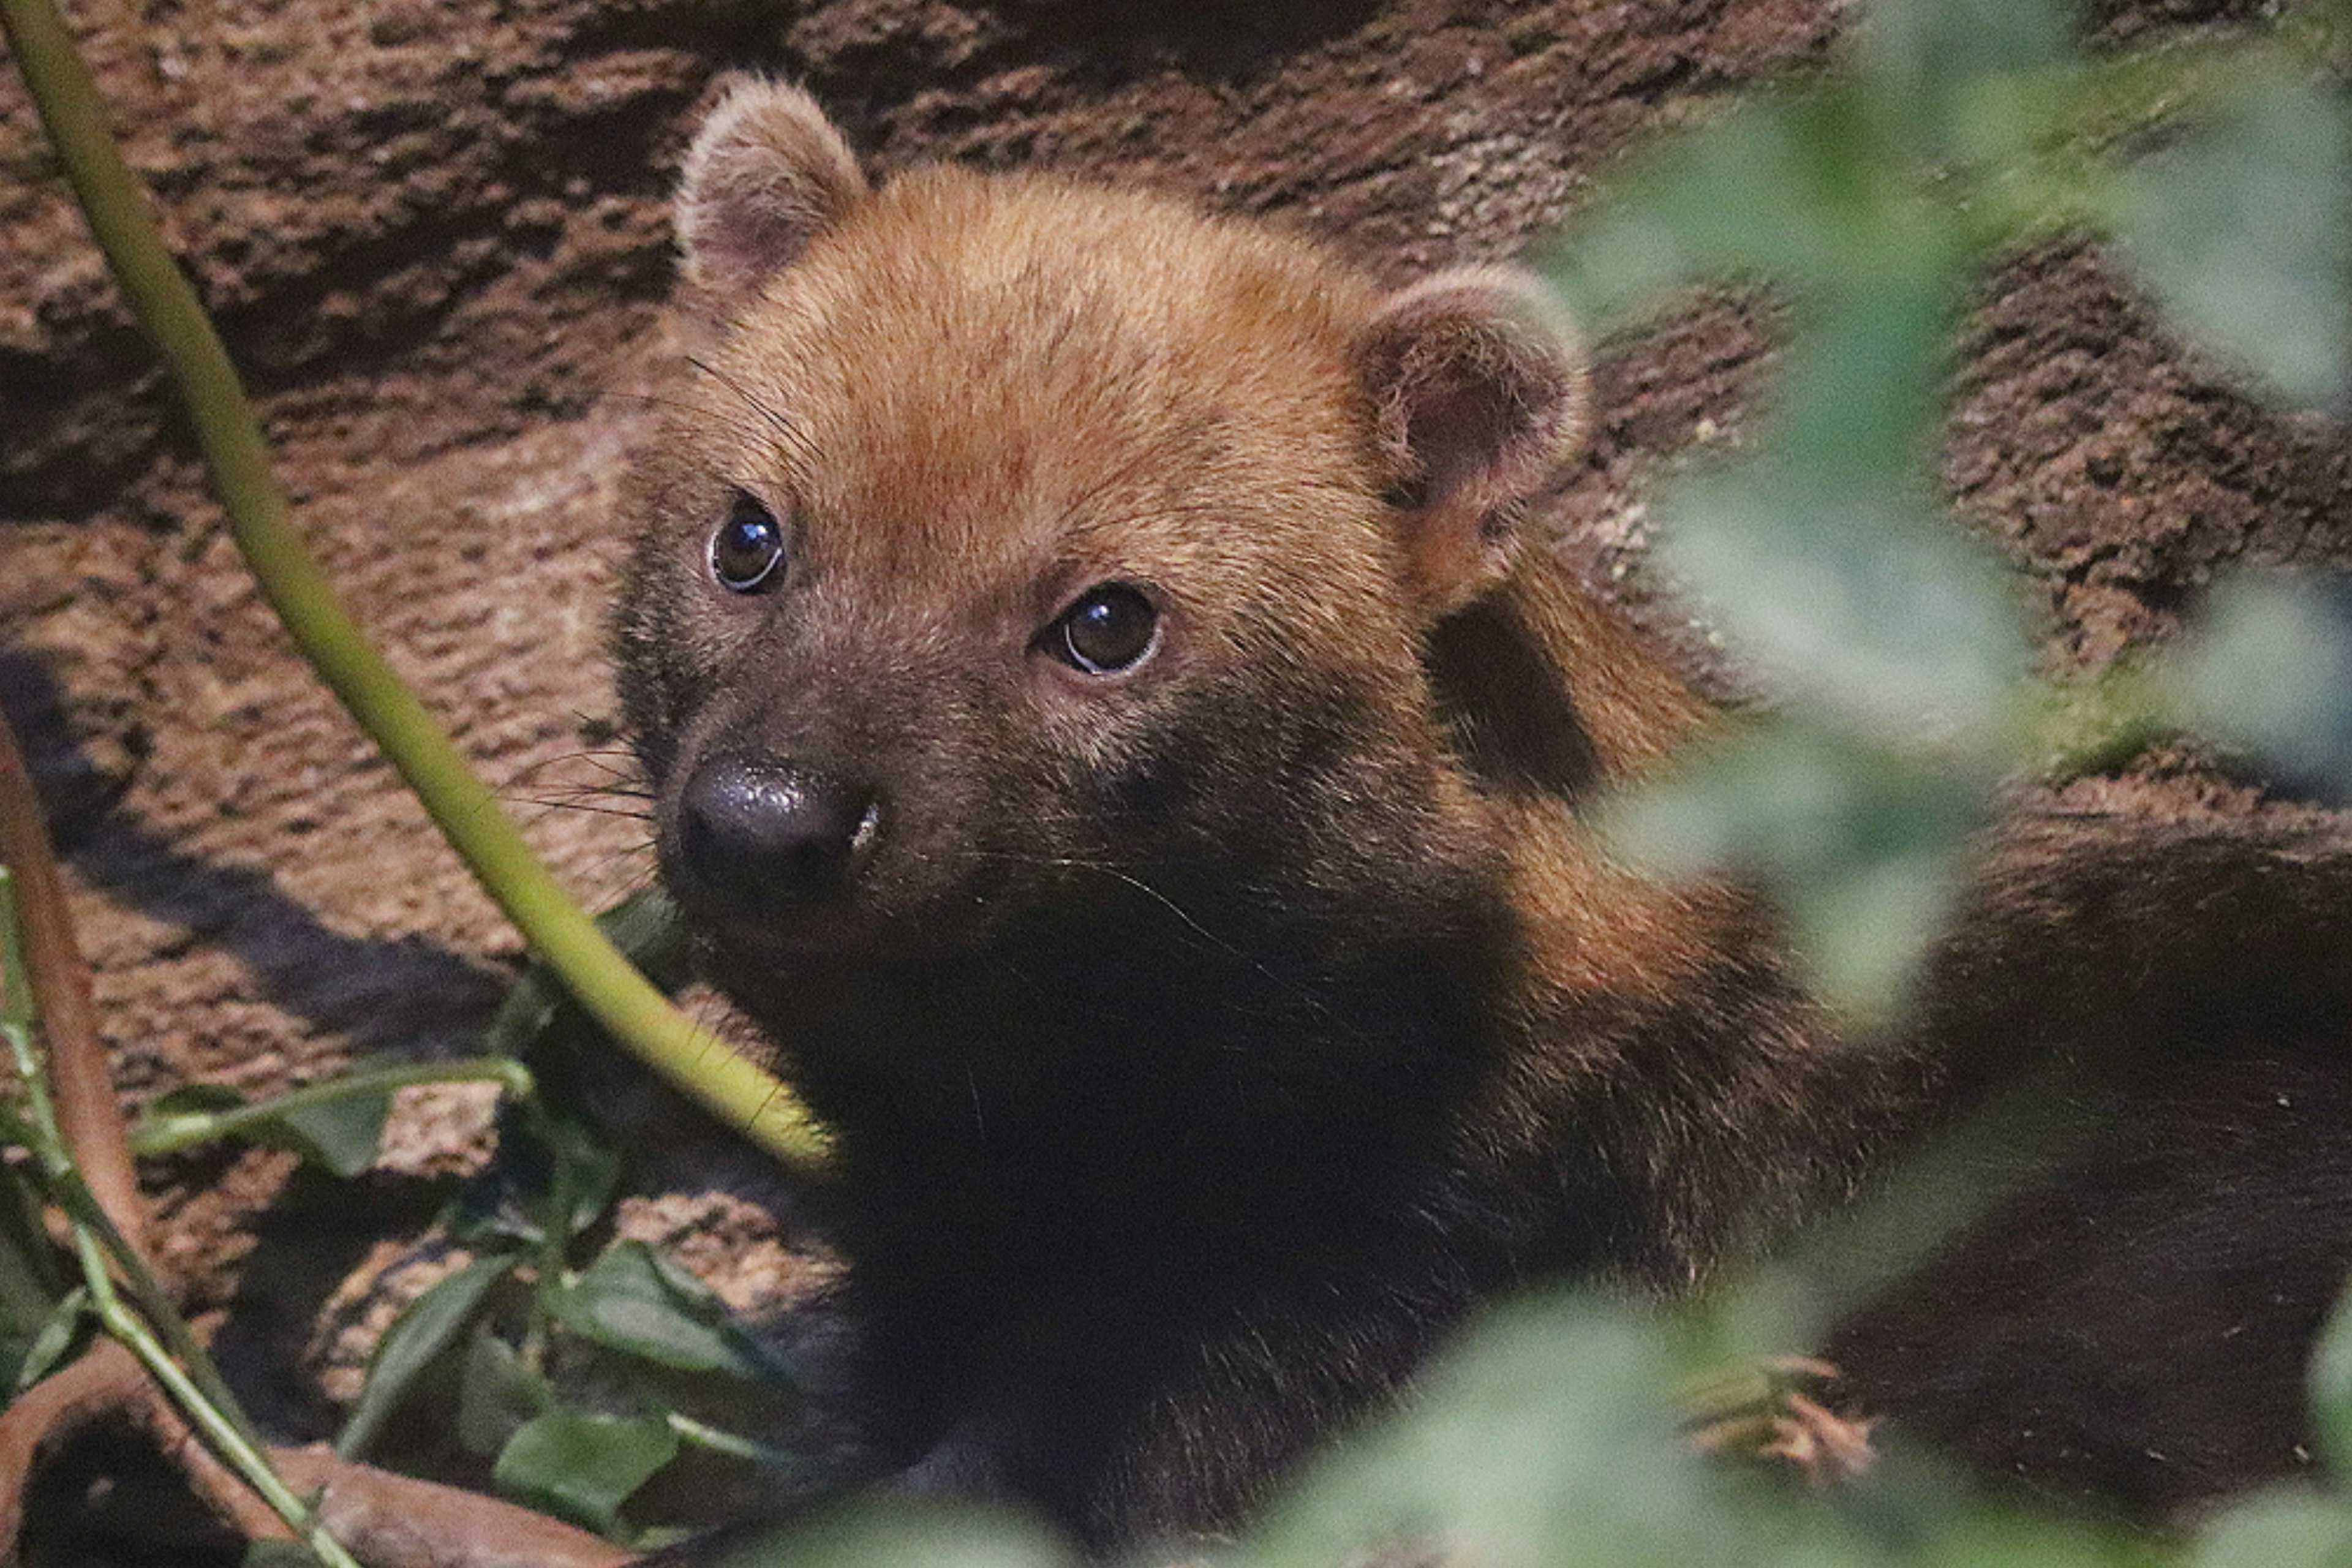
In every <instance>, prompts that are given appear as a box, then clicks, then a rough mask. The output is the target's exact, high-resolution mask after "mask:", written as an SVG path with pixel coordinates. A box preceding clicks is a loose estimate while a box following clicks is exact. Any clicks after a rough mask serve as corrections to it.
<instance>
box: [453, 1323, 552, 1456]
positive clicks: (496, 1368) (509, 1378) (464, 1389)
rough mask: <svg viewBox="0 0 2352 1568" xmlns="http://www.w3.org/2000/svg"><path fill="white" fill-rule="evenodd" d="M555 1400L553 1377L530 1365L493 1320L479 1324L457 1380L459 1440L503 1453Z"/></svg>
mask: <svg viewBox="0 0 2352 1568" xmlns="http://www.w3.org/2000/svg"><path fill="white" fill-rule="evenodd" d="M554 1401H555V1393H554V1390H553V1389H552V1388H551V1387H550V1386H549V1385H548V1382H547V1380H546V1379H545V1378H543V1377H541V1375H540V1374H539V1373H535V1372H533V1371H532V1370H531V1369H530V1367H529V1366H527V1365H525V1364H524V1363H523V1359H522V1357H521V1356H520V1355H518V1354H517V1353H515V1351H514V1348H513V1347H512V1346H511V1345H509V1344H508V1343H507V1342H505V1341H504V1340H502V1339H500V1338H499V1336H498V1335H496V1334H494V1333H492V1332H491V1331H489V1328H488V1325H482V1326H478V1327H477V1328H476V1329H475V1331H474V1339H473V1342H472V1343H471V1344H470V1345H468V1346H467V1350H466V1370H465V1372H464V1373H463V1374H462V1375H461V1376H460V1377H459V1379H458V1382H457V1441H458V1442H459V1443H461V1444H463V1445H464V1446H465V1447H466V1450H467V1452H468V1453H472V1454H479V1455H481V1456H482V1457H483V1458H489V1457H490V1456H492V1455H494V1454H496V1453H498V1452H499V1449H501V1448H503V1447H506V1446H507V1444H508V1443H509V1441H510V1440H511V1439H512V1438H513V1436H514V1435H515V1434H516V1433H517V1432H518V1431H520V1430H521V1428H522V1426H523V1425H524V1424H525V1423H526V1422H528V1421H530V1419H531V1417H533V1416H535V1415H540V1414H541V1413H542V1412H544V1411H546V1410H547V1409H548V1408H549V1407H550V1406H551V1405H553V1404H554Z"/></svg>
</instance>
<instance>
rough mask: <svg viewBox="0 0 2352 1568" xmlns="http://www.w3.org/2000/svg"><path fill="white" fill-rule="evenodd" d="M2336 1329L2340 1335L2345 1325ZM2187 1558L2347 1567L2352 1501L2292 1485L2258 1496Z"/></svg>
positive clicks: (2249, 1566) (2235, 1567)
mask: <svg viewBox="0 0 2352 1568" xmlns="http://www.w3.org/2000/svg"><path fill="white" fill-rule="evenodd" d="M2337 1316H2338V1318H2339V1319H2340V1318H2341V1317H2342V1314H2341V1313H2338V1314H2337ZM2335 1332H2336V1334H2337V1336H2338V1337H2340V1333H2341V1329H2340V1325H2339V1328H2338V1329H2337V1330H2336V1331H2335ZM2336 1452H2339V1453H2340V1452H2341V1450H2340V1449H2338V1450H2336ZM2338 1462H2339V1463H2340V1462H2341V1461H2340V1460H2339V1461H2338ZM2185 1561H2186V1563H2187V1565H2188V1568H2343V1565H2344V1564H2345V1563H2352V1507H2347V1505H2346V1503H2345V1501H2344V1500H2343V1499H2342V1498H2341V1497H2337V1496H2326V1497H2323V1496H2320V1495H2318V1494H2315V1493H2312V1492H2305V1491H2298V1490H2292V1489H2280V1490H2277V1491H2273V1492H2270V1493H2267V1494H2264V1495H2261V1496H2257V1497H2254V1498H2252V1499H2251V1500H2248V1501H2246V1502H2243V1503H2241V1504H2239V1505H2238V1506H2237V1507H2235V1508H2232V1509H2231V1510H2229V1511H2228V1512H2226V1513H2224V1514H2222V1515H2221V1517H2220V1518H2219V1519H2217V1520H2215V1521H2213V1522H2212V1524H2211V1525H2210V1526H2209V1527H2208V1528H2207V1530H2206V1531H2205V1532H2204V1534H2203V1536H2202V1537H2201V1538H2200V1540H2199V1542H2197V1547H2196V1550H2195V1551H2193V1552H2189V1554H2188V1556H2187V1558H2186V1559H2185Z"/></svg>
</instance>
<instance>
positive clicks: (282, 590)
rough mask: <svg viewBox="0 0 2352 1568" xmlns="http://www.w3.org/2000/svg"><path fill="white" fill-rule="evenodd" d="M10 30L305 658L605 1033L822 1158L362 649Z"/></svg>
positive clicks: (39, 46)
mask: <svg viewBox="0 0 2352 1568" xmlns="http://www.w3.org/2000/svg"><path fill="white" fill-rule="evenodd" d="M0 26H5V31H6V33H7V36H8V40H9V43H10V45H11V46H12V47H13V48H14V49H15V51H16V65H17V68H18V69H19V70H20V71H21V72H22V73H23V74H24V78H25V82H26V87H27V88H29V89H31V92H32V96H33V100H34V103H35V104H36V106H37V108H38V110H39V111H40V116H41V121H42V123H43V124H44V125H45V126H46V127H47V130H48V132H49V136H50V139H51V140H52V141H53V142H55V143H56V145H57V150H58V158H59V160H60V161H61V162H62V163H63V164H64V166H65V171H66V176H67V178H68V180H70V181H71V182H72V184H73V187H74V191H75V194H76V195H77V196H79V199H80V202H81V206H82V211H83V213H84V215H85V216H87V217H88V219H89V226H90V229H91V232H92V233H93V234H94V235H96V237H97V238H98V243H99V246H100V248H101V249H102V250H104V251H105V253H106V259H107V263H108V265H109V266H110V267H111V268H113V270H114V276H115V279H116V281H117V282H118V283H119V284H120V285H121V289H122V292H123V295H124V297H125V298H126V299H127V300H128V301H129V302H130V305H131V311H132V313H133V314H134V315H135V316H137V318H138V320H139V322H140V325H141V326H142V328H144V329H145V331H146V332H147V334H148V335H149V337H151V338H152V340H153V341H154V343H155V346H156V348H157V349H158V350H159V351H160V352H161V353H162V354H163V361H164V363H165V365H166V366H167V367H168V368H169V370H170V371H171V374H172V377H173V381H174V382H175V383H176V384H178V387H179V390H180V396H181V400H182V402H183V404H184V406H185V408H186V410H187V413H188V417H189V419H190V421H191V423H192V424H193V425H194V428H195V434H196V441H197V445H198V446H199V447H200V448H201V449H202V451H203V453H204V458H205V467H206V468H207V469H208V470H209V471H210V473H211V475H212V479H213V485H214V488H215V490H216V491H217V492H218V494H219V497H220V500H221V505H222V507H223V509H224V510H226V513H227V515H228V524H229V531H230V532H231V534H232V535H233V536H234V537H235V539H236V545H237V548H238V549H239V550H240V551H241V552H243V553H244V555H245V559H246V562H247V564H248V565H249V566H250V567H251V568H252V570H253V574H254V576H255V577H256V578H257V580H258V581H259V583H260V584H261V590H262V593H263V595H265V596H266V597H267V598H268V601H269V604H270V605H271V607H272V608H273V609H275V610H276V611H277V612H278V618H279V619H280V620H281V621H283V622H284V623H285V626H286V629H287V631H288V632H289V633H290V634H291V635H292V637H293V638H294V641H295V643H296V645H297V646H298V647H300V649H301V651H302V653H303V655H304V657H305V658H309V659H310V663H311V664H312V666H313V667H314V668H316V669H317V670H318V672H319V674H320V678H321V679H324V680H325V681H326V682H327V684H328V686H330V687H331V688H332V689H333V690H334V693H335V695H336V696H337V697H339V698H341V700H342V702H343V705H344V706H345V707H346V708H348V709H349V710H351V712H352V716H353V717H354V718H356V719H357V720H358V721H360V723H361V725H362V727H363V728H365V729H366V731H368V733H369V734H370V735H371V736H373V738H374V740H375V742H376V744H377V745H378V746H379V747H381V748H382V749H383V753H384V755H385V756H386V757H387V758H389V759H390V760H391V762H392V763H393V765H394V767H395V768H397V769H398V770H399V771H400V774H401V776H402V777H403V778H404V779H405V780H407V782H408V785H409V787H410V788H411V789H413V790H415V792H416V795H417V797H418V798H419V799H420V800H422V801H423V802H424V804H425V810H426V811H427V812H428V813H429V814H431V816H432V818H433V820H434V822H435V823H436V824H437V825H438V826H440V829H441V831H442V833H443V834H444V835H446V837H447V838H448V840H449V842H450V844H451V846H452V847H455V848H456V849H457V853H458V855H459V857H460V858H463V859H464V860H465V862H466V865H467V868H470V869H471V870H472V871H473V873H474V875H475V877H476V878H478V879H479V880H480V882H481V884H482V886H483V887H484V888H485V889H487V890H488V892H489V894H490V896H491V897H492V898H493V899H495V900H497V901H498V903H499V907H500V908H501V909H503V910H506V912H507V915H508V917H509V919H511V920H512V921H514V923H515V925H516V926H517V927H518V928H519V929H520V931H522V933H523V936H524V937H525V939H526V940H528V941H529V942H530V944H531V946H532V947H533V948H534V949H536V950H537V951H538V952H539V953H540V955H541V957H542V958H544V959H545V960H546V961H547V963H549V964H551V966H552V967H553V968H554V969H555V970H556V971H557V972H558V973H561V974H562V977H563V981H564V984H566V985H568V986H569V987H570V988H571V989H572V994H573V995H575V996H577V997H578V998H579V999H580V1001H581V1004H582V1005H583V1006H585V1007H586V1008H587V1009H588V1011H589V1012H591V1013H592V1014H593V1015H594V1016H595V1017H596V1018H597V1020H598V1021H599V1022H600V1023H602V1024H603V1025H604V1027H605V1028H607V1029H608V1030H610V1031H611V1032H612V1033H613V1034H614V1036H615V1037H618V1038H619V1039H620V1040H621V1041H622V1043H623V1044H624V1045H625V1046H626V1047H628V1048H629V1049H630V1050H631V1051H633V1052H635V1054H636V1055H637V1056H638V1057H640V1058H643V1059H644V1060H645V1061H646V1062H647V1063H648V1064H649V1065H651V1066H652V1067H653V1068H655V1069H656V1071H658V1072H660V1073H661V1074H662V1075H663V1076H664V1077H666V1078H667V1079H669V1080H670V1081H671V1082H673V1083H675V1084H677V1086H678V1087H679V1088H680V1089H684V1090H685V1091H686V1092H687V1093H688V1094H689V1095H692V1096H693V1097H694V1098H696V1099H697V1100H700V1101H701V1102H702V1103H703V1104H704V1105H706V1106H708V1107H709V1109H710V1110H712V1111H713V1112H714V1113H716V1114H717V1115H718V1116H719V1117H720V1118H722V1119H723V1120H724V1121H727V1122H728V1123H729V1124H730V1125H731V1126H733V1127H735V1128H737V1129H739V1130H740V1131H743V1132H744V1133H745V1134H746V1135H748V1136H750V1137H751V1139H753V1140H754V1141H755V1142H759V1143H760V1144H761V1145H762V1146H764V1147H766V1148H768V1149H769V1150H771V1151H772V1152H775V1153H776V1154H778V1155H781V1156H782V1157H784V1158H786V1159H788V1160H808V1159H814V1158H817V1157H819V1156H821V1155H822V1153H823V1150H824V1139H823V1134H822V1132H821V1131H820V1130H819V1129H818V1128H817V1126H816V1125H815V1123H814V1121H812V1120H811V1119H810V1118H809V1116H808V1114H807V1113H806V1111H804V1110H803V1109H802V1108H801V1107H800V1105H799V1104H798V1102H797V1101H796V1100H793V1097H792V1094H791V1092H790V1091H789V1090H787V1089H785V1088H784V1087H783V1086H782V1084H781V1083H779V1082H778V1081H777V1080H776V1079H774V1078H773V1077H772V1076H771V1075H769V1074H768V1073H766V1072H765V1071H762V1070H761V1068H759V1067H757V1066H755V1065H754V1064H753V1063H751V1061H749V1060H748V1059H746V1058H743V1057H740V1056H739V1055H737V1054H736V1053H735V1052H733V1051H731V1050H730V1049H729V1048H728V1047H726V1046H724V1045H723V1044H721V1043H720V1042H719V1040H717V1039H716V1038H714V1037H712V1036H711V1035H710V1034H709V1032H708V1031H707V1030H704V1029H700V1028H698V1027H696V1026H695V1025H694V1023H693V1021H692V1020H690V1019H688V1017H687V1016H685V1015H684V1014H682V1013H680V1012H679V1011H678V1010H677V1008H676V1007H674V1006H672V1005H670V1003H669V1001H668V1000H667V998H666V997H664V996H663V995H662V994H661V993H660V992H659V991H657V990H656V989H655V988H654V987H653V985H652V984H650V983H648V982H647V981H646V978H645V976H644V975H643V974H641V973H638V972H637V970H636V969H635V966H633V965H632V964H630V963H628V962H627V961H626V960H625V959H624V958H623V957H622V956H621V955H620V953H619V952H617V951H616V950H615V949H614V946H613V944H612V943H611V942H609V941H607V940H606V939H605V937H604V933H603V932H601V931H598V930H597V929H596V927H595V924H594V922H593V921H591V920H590V919H589V918H588V917H587V915H586V914H584V913H583V912H582V910H581V909H580V907H579V906H578V905H577V904H575V903H573V902H572V900H571V899H570V898H569V897H567V896H566V895H565V893H564V891H563V889H562V888H561V887H560V886H558V885H557V883H556V881H555V879H554V878H553V877H552V876H551V875H550V874H549V873H548V870H547V868H546V867H544V866H542V865H541V863H540V861H539V859H538V858H537V857H536V856H535V855H533V854H532V853H531V850H530V847H529V845H527V844H526V843H525V842H524V841H523V837H522V835H521V834H520V832H519V831H517V829H516V827H515V826H514V823H513V821H512V819H511V818H509V816H507V814H506V813H505V811H503V810H502V809H501V808H500V807H499V804H498V802H497V800H496V799H495V798H494V797H493V796H492V795H491V794H490V792H489V791H488V789H487V788H485V787H484V786H483V784H482V783H481V781H480V780H478V779H477V778H476V777H475V776H474V774H473V773H472V771H471V770H470V769H469V768H468V767H467V764H466V762H465V759H464V758H463V757H462V756H461V755H460V754H459V752H458V751H457V747H456V746H455V745H454V744H452V743H451V742H450V740H449V738H448V736H447V735H446V733H444V732H443V731H442V729H441V728H440V726H439V724H437V723H436V721H435V720H434V719H433V717H432V715H431V714H430V713H428V712H427V711H426V710H425V705H424V704H423V703H422V702H421V701H419V700H417V698H416V695H415V693H414V692H413V691H411V690H410V689H408V687H407V686H406V685H404V683H403V682H402V680H401V679H400V678H399V676H398V675H397V674H395V673H394V670H393V668H392V667H391V666H390V665H389V664H387V663H386V662H385V661H384V659H383V656H382V655H380V654H378V653H377V652H376V651H375V649H374V648H373V647H372V646H370V645H369V643H368V641H367V639H366V638H365V637H363V636H362V633H361V631H360V628H359V626H358V625H357V624H356V623H355V622H354V621H353V620H352V617H351V615H350V613H349V612H348V611H346V610H345V609H344V608H343V606H342V605H341V603H340V602H339V601H338V600H337V598H336V597H335V594H334V590H333V588H332V587H331V585H330V584H329V583H328V581H327V578H326V575H325V574H324V573H322V572H321V571H320V569H319V566H318V563H316V562H315V561H313V560H312V559H311V558H310V553H309V552H308V551H307V550H305V549H304V547H303V545H302V542H301V540H300V537H299V535H298V534H297V533H296V531H295V530H294V526H293V522H292V519H291V515H290V510H289V506H288V503H287V500H286V496H285V493H284V491H283V490H282V489H280V488H279V487H278V481H277V479H276V476H275V475H274V474H273V473H272V471H271V468H270V461H269V450H268V444H267V443H266V442H265V441H264V440H263V438H262V434H261V428H260V426H259V425H258V423H257V421H256V420H255V418H254V415H253V410H252V407H251V405H249V404H248V403H247V400H246V396H245V392H244V389H243V387H242V386H241V385H240V384H239V383H238V381H237V375H236V369H235V367H234V366H232V365H231V364H230V363H229V358H228V353H227V351H226V349H224V348H223V347H222V345H221V341H220V337H219V334H218V333H217V332H215V331H214V330H213V324H212V321H211V319H210V318H209V317H207V316H206V315H205V310H204V307H203V306H202V305H201V304H200V303H199V302H198V301H197V299H196V296H195V291H194V289H192V288H190V287H189V285H188V280H187V279H186V278H185V277H184V275H183V274H182V273H181V271H180V268H179V266H178V264H177V263H176V262H175V261H174V260H173V258H172V256H171V253H170V252H169V251H168V250H166V249H165V248H164V246H163V239H162V237H161V236H160V235H158V234H157V233H156V230H155V226H154V225H153V224H152V222H151V221H150V220H149V218H148V216H147V212H146V206H145V203H144V200H143V193H142V190H141V188H140V186H139V184H138V181H137V180H136V179H135V178H134V177H133V175H132V174H131V171H130V169H129V168H128V167H127V166H126V165H125V164H124V163H123V162H122V155H121V152H120V151H119V150H118V149H117V148H116V146H115V144H114V140H113V137H112V136H111V135H110V133H109V132H108V130H107V126H106V122H105V117H104V114H103V112H102V110H101V108H100V102H99V98H98V91H97V89H96V87H95V86H94V85H93V84H92V83H91V81H90V78H89V70H88V68H86V67H85V66H84V65H83V63H82V60H81V57H80V56H79V54H78V53H77V52H76V51H75V48H74V46H73V40H72V38H71V37H70V36H69V35H68V33H67V31H66V27H65V24H64V22H63V20H62V19H61V18H60V17H59V16H58V11H57V7H56V5H54V4H53V3H52V0H0Z"/></svg>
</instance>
